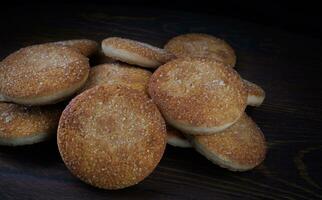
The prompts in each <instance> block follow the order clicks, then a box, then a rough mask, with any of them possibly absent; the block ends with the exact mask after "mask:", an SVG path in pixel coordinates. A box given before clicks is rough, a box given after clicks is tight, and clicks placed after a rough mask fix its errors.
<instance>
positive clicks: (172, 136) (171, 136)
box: [167, 125, 191, 148]
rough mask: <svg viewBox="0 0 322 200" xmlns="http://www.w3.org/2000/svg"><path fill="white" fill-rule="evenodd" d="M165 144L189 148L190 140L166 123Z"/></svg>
mask: <svg viewBox="0 0 322 200" xmlns="http://www.w3.org/2000/svg"><path fill="white" fill-rule="evenodd" d="M167 140H168V141H167V144H169V145H171V146H174V147H181V148H189V147H191V144H190V142H189V141H188V140H187V139H186V137H185V136H184V135H183V134H182V133H181V132H180V131H178V130H177V129H175V128H173V127H172V126H169V125H167Z"/></svg>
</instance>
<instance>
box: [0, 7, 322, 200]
mask: <svg viewBox="0 0 322 200" xmlns="http://www.w3.org/2000/svg"><path fill="white" fill-rule="evenodd" d="M1 15H3V16H1V18H0V19H1V24H2V25H1V26H2V31H1V32H0V44H1V45H0V46H1V48H0V58H1V59H2V58H4V57H5V56H6V55H8V54H9V53H11V52H13V51H15V50H16V49H18V48H20V47H23V46H26V45H31V44H36V43H42V42H48V41H56V40H62V39H72V38H89V39H94V40H97V41H101V40H102V39H104V38H106V37H109V36H121V37H127V38H131V39H136V40H141V41H144V42H148V43H151V44H153V45H156V46H160V47H161V46H162V45H163V44H164V43H165V42H166V41H167V40H168V39H169V38H171V37H173V36H175V35H178V34H181V33H187V32H205V33H209V34H213V35H216V36H218V37H221V38H224V39H225V40H227V41H228V42H229V43H230V44H231V45H232V46H233V47H234V49H235V50H236V53H237V57H238V61H237V67H236V69H237V70H238V71H239V72H240V74H241V75H242V76H243V77H244V78H246V79H247V80H250V81H252V82H255V83H257V84H259V85H261V86H262V87H263V88H264V89H265V91H266V94H267V98H266V100H265V102H264V104H263V106H261V107H259V108H248V109H247V112H248V113H249V115H250V116H251V117H252V118H253V119H254V120H255V121H256V122H257V123H258V124H259V126H260V127H261V128H262V130H263V132H264V134H265V136H266V138H267V140H268V144H269V148H268V155H267V158H266V160H265V162H264V163H263V164H262V165H261V166H259V167H258V168H256V169H255V170H253V171H249V172H244V173H236V172H230V171H227V170H225V169H221V168H219V167H217V166H215V165H213V164H211V163H210V162H209V161H208V160H206V159H205V158H203V157H202V156H200V155H199V154H198V153H196V152H195V151H193V150H192V149H178V148H172V147H167V150H166V153H165V156H164V157H163V159H162V161H161V163H160V165H159V166H158V167H157V169H156V170H155V171H154V172H153V174H152V175H151V176H149V177H148V178H147V179H146V180H145V181H143V182H142V183H140V184H139V185H137V186H134V187H131V188H128V189H124V190H119V191H104V190H99V189H96V188H93V187H91V186H88V185H86V184H84V183H82V182H80V181H78V180H77V179H76V178H74V177H73V176H72V175H71V174H70V173H69V172H68V170H67V169H66V167H65V166H64V164H63V163H62V161H61V159H60V156H59V153H58V151H57V146H56V141H50V142H47V143H42V144H37V145H34V146H26V147H18V148H10V147H0V199H1V200H2V199H114V198H115V199H116V198H117V199H129V198H131V199H176V200H177V199H322V181H321V180H322V159H321V154H322V134H321V130H322V117H321V113H322V104H321V102H322V84H321V78H320V77H321V72H322V70H321V67H322V56H321V53H322V45H321V44H322V43H321V41H320V40H317V39H314V38H306V37H303V36H301V35H293V34H291V33H287V32H282V31H279V30H274V29H272V28H269V27H262V26H259V25H255V24H251V23H247V22H242V21H239V20H236V19H227V18H220V17H213V16H208V15H204V14H202V13H199V14H194V13H184V12H177V11H164V10H151V9H144V8H127V9H125V8H121V7H108V6H96V5H91V4H89V5H81V4H80V5H66V6H55V5H38V6H37V7H31V6H28V5H24V6H20V7H19V8H15V9H13V8H11V9H8V10H5V11H4V12H1ZM94 62H95V61H94Z"/></svg>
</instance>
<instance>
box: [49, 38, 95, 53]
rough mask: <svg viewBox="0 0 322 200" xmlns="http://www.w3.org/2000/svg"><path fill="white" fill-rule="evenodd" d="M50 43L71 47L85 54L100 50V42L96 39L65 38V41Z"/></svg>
mask: <svg viewBox="0 0 322 200" xmlns="http://www.w3.org/2000/svg"><path fill="white" fill-rule="evenodd" d="M49 44H57V45H63V46H67V47H71V48H73V49H74V50H76V51H78V52H80V53H81V54H83V55H84V56H91V55H93V54H94V53H96V52H97V50H98V43H97V42H95V41H94V40H88V39H74V40H64V41H58V42H52V43H49Z"/></svg>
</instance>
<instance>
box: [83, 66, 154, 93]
mask: <svg viewBox="0 0 322 200" xmlns="http://www.w3.org/2000/svg"><path fill="white" fill-rule="evenodd" d="M151 74H152V73H151V72H149V71H147V70H144V69H141V68H137V67H133V66H131V65H128V64H125V63H117V62H114V63H109V64H102V65H97V66H95V67H93V68H91V70H90V74H89V77H88V80H87V82H86V84H85V86H84V88H83V90H87V89H89V88H92V87H95V86H97V85H103V84H108V85H123V86H127V87H130V88H133V89H137V90H140V91H144V92H147V87H148V82H149V79H150V76H151Z"/></svg>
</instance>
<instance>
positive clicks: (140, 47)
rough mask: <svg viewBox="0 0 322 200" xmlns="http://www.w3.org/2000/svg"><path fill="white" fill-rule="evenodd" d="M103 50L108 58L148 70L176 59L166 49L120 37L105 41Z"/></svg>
mask: <svg viewBox="0 0 322 200" xmlns="http://www.w3.org/2000/svg"><path fill="white" fill-rule="evenodd" d="M102 49H103V52H104V54H105V55H106V56H108V57H111V58H113V59H116V60H120V61H123V62H126V63H128V64H133V65H139V66H142V67H147V68H156V67H158V66H160V65H162V64H164V63H166V62H168V61H170V60H172V59H173V58H174V56H173V55H172V54H171V53H168V52H167V51H166V50H164V49H160V48H157V47H154V46H151V45H149V44H146V43H143V42H138V41H134V40H130V39H124V38H119V37H110V38H107V39H105V40H103V41H102Z"/></svg>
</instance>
